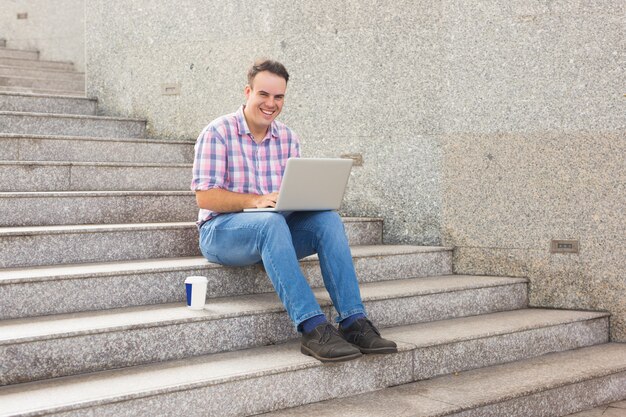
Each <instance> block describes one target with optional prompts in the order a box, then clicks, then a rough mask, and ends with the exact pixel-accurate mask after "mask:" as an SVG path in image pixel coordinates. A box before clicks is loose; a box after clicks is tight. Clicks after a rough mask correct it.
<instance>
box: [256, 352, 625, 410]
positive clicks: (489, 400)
mask: <svg viewBox="0 0 626 417" xmlns="http://www.w3.org/2000/svg"><path fill="white" fill-rule="evenodd" d="M486 354H488V353H487V352H486ZM625 387H626V344H620V343H607V344H603V345H599V346H592V347H587V348H583V349H577V350H572V351H567V352H559V353H551V354H547V355H544V356H541V357H537V358H532V359H527V360H523V361H518V362H514V363H510V364H506V365H498V366H493V367H489V368H484V369H478V370H473V371H467V372H463V373H461V374H458V375H449V376H444V377H439V378H435V379H432V380H429V381H421V382H415V383H411V384H407V385H403V386H398V387H393V388H386V389H384V390H380V391H378V392H375V393H369V394H363V395H358V396H353V397H348V398H342V399H336V400H331V401H325V402H321V403H317V404H311V405H308V406H303V407H297V408H291V409H286V410H283V411H280V412H275V413H269V414H264V416H266V417H282V416H290V417H295V416H319V417H331V416H332V417H335V416H337V417H338V416H341V417H356V416H383V415H388V416H394V417H409V416H411V417H413V416H420V417H422V416H423V417H435V416H436V417H441V416H507V417H540V416H563V415H565V414H569V413H572V412H576V411H580V410H584V409H587V408H590V407H594V406H596V405H599V404H602V403H609V402H613V401H618V400H622V399H624V398H626V388H625Z"/></svg>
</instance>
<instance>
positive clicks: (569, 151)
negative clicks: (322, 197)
mask: <svg viewBox="0 0 626 417" xmlns="http://www.w3.org/2000/svg"><path fill="white" fill-rule="evenodd" d="M87 1H88V7H87V8H86V20H87V28H88V30H87V32H86V44H87V48H86V49H87V91H88V94H90V95H94V96H97V97H98V98H99V99H100V109H101V111H102V112H103V113H105V114H111V115H128V116H136V117H146V118H147V119H148V121H149V131H150V134H151V135H152V136H155V137H172V138H195V137H196V136H197V134H198V132H199V131H200V130H201V129H202V127H204V126H205V125H206V124H207V123H208V122H209V121H211V120H212V119H214V118H215V117H218V116H220V115H222V114H224V113H228V112H232V111H234V110H235V109H236V108H237V107H238V106H239V105H240V104H241V103H242V102H243V100H244V97H243V86H244V84H245V72H246V69H247V67H248V66H249V65H250V63H251V61H252V60H253V59H254V58H257V57H263V56H264V57H272V58H275V59H278V60H280V61H282V62H283V63H285V65H286V66H287V68H288V69H289V71H290V73H291V77H292V78H291V80H290V83H289V87H288V90H287V100H286V105H285V110H284V113H283V115H282V116H281V119H282V120H283V121H284V122H286V123H287V124H289V125H290V126H291V127H292V128H293V129H295V130H296V131H297V132H298V133H299V134H300V135H301V136H302V138H303V151H304V154H305V155H306V156H339V155H341V154H343V153H360V154H362V155H363V160H364V164H363V166H362V167H355V168H354V170H353V175H352V178H351V181H350V186H349V187H350V188H349V192H348V195H347V197H346V201H345V204H344V208H343V212H344V214H348V215H369V216H381V217H383V218H384V219H385V240H386V242H388V243H415V244H428V245H430V244H446V245H453V246H456V247H457V250H456V251H455V254H456V255H455V259H456V269H457V272H461V273H476V274H503V275H515V276H528V277H529V278H530V279H531V302H532V303H533V304H534V305H542V306H553V307H564V308H585V309H587V308H588V309H593V310H597V309H606V310H609V311H611V312H612V313H613V318H612V331H613V337H614V338H615V340H622V341H626V306H625V299H626V296H624V294H625V291H624V289H625V288H624V286H626V284H625V283H624V279H623V277H622V275H623V274H624V272H626V269H625V268H624V259H626V257H625V256H624V245H623V244H622V243H623V241H624V230H625V227H624V226H626V219H625V215H624V209H623V206H624V195H625V193H624V191H625V190H624V184H625V181H624V180H625V178H624V172H625V171H626V170H625V166H624V158H623V155H624V150H625V149H624V143H625V136H626V135H625V134H624V133H625V132H626V123H625V121H626V98H625V97H624V94H625V93H626V90H624V88H625V87H624V86H626V82H625V81H626V79H625V78H624V77H625V74H626V68H625V64H624V63H625V59H626V58H625V55H624V54H625V40H624V36H623V33H624V29H625V27H624V22H625V21H626V12H625V10H624V5H625V3H624V2H623V0H594V1H591V0H567V1H566V0H524V1H522V0H513V1H510V0H507V1H505V0H490V1H488V0H481V1H475V0H472V1H470V0H439V1H436V0H420V1H408V0H407V1H397V2H393V3H391V2H383V1H372V2H361V1H330V0H321V1H317V2H306V1H288V0H261V1H255V2H248V1H243V0H239V1H211V2H196V1H192V0H182V1H181V0H178V1H173V0H166V1H159V2H152V1H148V0H137V1H133V2H132V3H131V2H125V1H121V0H113V1H104V0H87ZM121 10H124V12H123V13H122V12H121ZM167 83H174V84H178V85H179V86H180V94H179V95H162V92H161V89H162V84H167ZM553 238H554V239H558V238H574V239H579V240H580V244H581V252H580V254H578V255H551V254H550V253H549V243H550V239H553Z"/></svg>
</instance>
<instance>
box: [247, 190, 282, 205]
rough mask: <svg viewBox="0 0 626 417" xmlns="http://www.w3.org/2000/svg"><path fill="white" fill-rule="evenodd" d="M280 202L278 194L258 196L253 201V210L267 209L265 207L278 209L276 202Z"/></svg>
mask: <svg viewBox="0 0 626 417" xmlns="http://www.w3.org/2000/svg"><path fill="white" fill-rule="evenodd" d="M277 200H278V193H277V192H276V193H271V194H263V195H259V196H256V198H255V199H254V200H253V204H254V207H253V208H265V207H276V201H277Z"/></svg>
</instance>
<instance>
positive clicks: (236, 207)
mask: <svg viewBox="0 0 626 417" xmlns="http://www.w3.org/2000/svg"><path fill="white" fill-rule="evenodd" d="M276 200H278V193H277V192H276V193H271V194H263V195H258V194H242V193H234V192H232V191H226V190H222V189H220V188H213V189H211V190H207V191H196V202H197V203H198V207H200V208H202V209H207V210H211V211H215V212H218V213H235V212H238V211H242V210H243V209H246V208H264V207H276Z"/></svg>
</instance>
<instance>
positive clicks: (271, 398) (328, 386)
mask: <svg viewBox="0 0 626 417" xmlns="http://www.w3.org/2000/svg"><path fill="white" fill-rule="evenodd" d="M476 325H477V326H480V325H481V323H480V320H478V322H477V323H476ZM513 331H515V330H513ZM477 333H479V334H480V333H482V334H483V335H484V336H485V337H487V338H488V337H489V336H488V335H489V334H490V332H489V329H486V328H485V327H482V328H481V330H479V331H477ZM557 333H558V332H557ZM563 333H565V334H563V336H566V334H567V336H566V337H568V338H575V337H576V336H575V335H573V334H571V332H563ZM477 337H478V338H480V337H481V336H477ZM550 338H551V336H549V335H548V336H547V337H546V340H549V339H550ZM398 344H399V346H398V347H399V349H398V350H399V352H398V353H397V354H392V355H365V356H364V357H362V358H360V359H358V360H354V361H350V362H345V363H339V364H335V365H323V364H321V363H320V362H318V361H316V360H315V359H312V358H310V357H307V356H304V355H302V354H301V353H300V352H299V349H298V342H296V341H294V342H290V343H286V344H282V345H277V346H265V347H259V348H253V349H248V350H244V351H238V352H227V353H218V354H211V355H206V356H199V357H196V358H192V359H185V360H178V361H172V362H166V363H159V364H151V365H144V366H137V367H132V368H126V369H120V370H113V371H104V372H99V373H93V374H87V375H80V376H73V377H66V378H63V379H52V380H48V381H41V382H33V383H29V384H20V385H14V386H8V387H2V388H0V399H1V400H2V402H3V405H4V407H3V410H2V411H1V412H0V413H4V414H0V415H11V416H30V415H41V414H44V413H45V414H46V415H63V416H79V415H92V416H105V415H154V410H155V409H158V413H159V414H160V415H190V416H200V415H202V416H223V417H228V416H242V415H246V416H247V415H253V414H257V413H262V412H270V411H276V410H280V409H285V408H287V407H295V406H299V405H303V404H309V403H313V402H317V401H323V400H327V399H331V398H341V397H346V396H350V395H354V394H360V393H364V392H367V393H368V394H367V395H363V396H361V397H358V398H356V399H350V398H346V399H343V400H341V399H340V400H333V401H330V402H327V403H324V404H312V405H310V406H307V407H303V408H300V409H287V410H284V412H283V414H280V415H289V416H295V415H301V416H312V415H320V416H322V415H328V416H330V415H332V416H384V415H389V416H394V417H395V416H409V415H410V416H417V415H419V416H442V415H453V414H454V413H457V414H454V415H458V416H462V415H463V416H470V415H476V416H487V415H489V416H505V415H506V416H520V417H521V416H524V417H529V416H539V415H542V416H545V415H559V414H557V410H561V409H576V407H580V406H581V404H585V405H587V403H589V402H591V401H599V400H608V401H611V400H615V399H618V398H619V396H620V395H624V389H623V387H624V384H625V383H626V346H625V345H621V344H602V345H597V346H591V347H585V348H580V349H577V350H572V351H566V352H556V353H550V354H547V355H543V356H540V357H535V358H529V359H524V360H521V361H517V362H513V363H508V364H502V365H496V366H493V367H489V368H484V369H478V370H471V371H467V372H463V373H461V374H458V375H450V376H444V377H439V378H435V379H431V380H427V381H422V382H418V383H413V384H409V385H405V386H400V387H395V388H392V389H385V390H383V391H380V392H379V393H372V391H376V390H380V389H382V388H385V387H390V386H397V385H401V384H407V383H410V382H412V381H413V379H414V366H415V365H414V363H413V359H414V357H415V355H417V354H419V350H420V348H418V347H417V346H416V345H414V344H411V343H403V342H402V341H401V339H400V341H399V343H398ZM506 348H508V346H506V344H504V345H503V346H502V349H506ZM479 354H480V355H490V354H492V352H491V351H489V350H482V351H480V353H479ZM572 389H573V391H574V394H575V395H569V391H572ZM585 391H586V392H585ZM564 392H565V393H567V394H568V395H567V398H568V403H567V404H563V401H561V400H562V398H563V393H564ZM545 394H549V395H551V401H541V400H542V398H541V397H542V395H545ZM594 394H602V395H597V397H595V398H594V397H593V396H592V395H594ZM234 396H236V397H237V398H238V400H237V401H233V397H234ZM570 398H571V399H572V400H571V401H570V400H569V399H570ZM342 401H344V402H342ZM519 401H522V402H523V403H522V404H519V403H518V402H519ZM608 401H607V402H608ZM520 405H521V406H520ZM499 406H500V407H506V408H505V410H506V411H507V412H508V411H511V412H510V413H507V412H502V413H499V412H498V410H499V409H498V408H497V407H499ZM515 406H517V408H516V407H515ZM479 407H483V408H484V409H485V411H489V413H486V412H485V413H482V414H481V413H476V414H460V413H461V412H462V411H463V410H471V409H473V408H477V409H478V411H481V410H482V409H481V408H479ZM545 407H554V408H555V409H554V411H553V412H552V413H550V414H547V413H545V414H540V413H539V410H541V409H542V408H544V409H545ZM494 408H495V410H494ZM277 415H278V414H277Z"/></svg>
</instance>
